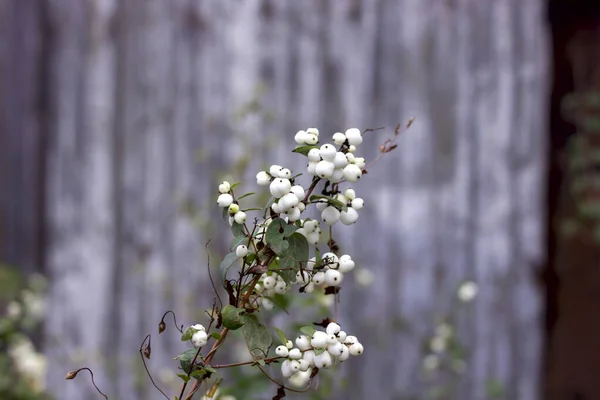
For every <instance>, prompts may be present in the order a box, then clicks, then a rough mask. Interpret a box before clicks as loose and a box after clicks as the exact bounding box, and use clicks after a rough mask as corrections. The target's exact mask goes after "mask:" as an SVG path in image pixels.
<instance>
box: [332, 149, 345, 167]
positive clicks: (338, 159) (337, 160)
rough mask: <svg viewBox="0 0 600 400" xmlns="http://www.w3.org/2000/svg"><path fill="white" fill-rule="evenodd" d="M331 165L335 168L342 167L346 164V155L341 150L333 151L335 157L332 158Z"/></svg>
mask: <svg viewBox="0 0 600 400" xmlns="http://www.w3.org/2000/svg"><path fill="white" fill-rule="evenodd" d="M333 165H334V166H335V168H342V169H343V168H344V167H345V166H346V165H348V159H347V158H346V155H345V154H344V153H342V152H341V151H338V152H337V153H335V157H334V158H333Z"/></svg>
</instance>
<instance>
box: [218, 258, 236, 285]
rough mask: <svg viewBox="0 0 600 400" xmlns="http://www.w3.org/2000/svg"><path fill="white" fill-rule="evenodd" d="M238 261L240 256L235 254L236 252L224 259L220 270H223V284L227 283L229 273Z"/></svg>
mask: <svg viewBox="0 0 600 400" xmlns="http://www.w3.org/2000/svg"><path fill="white" fill-rule="evenodd" d="M237 259H238V256H237V255H236V254H235V252H234V251H232V252H231V253H229V254H227V255H226V256H225V258H223V261H221V265H220V267H219V269H220V270H221V281H222V282H225V279H226V278H227V271H228V270H229V268H230V267H231V266H232V265H233V264H234V263H235V262H236V260H237Z"/></svg>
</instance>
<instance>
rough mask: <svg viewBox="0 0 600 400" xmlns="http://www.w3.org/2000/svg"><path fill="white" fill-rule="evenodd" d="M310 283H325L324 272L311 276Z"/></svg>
mask: <svg viewBox="0 0 600 400" xmlns="http://www.w3.org/2000/svg"><path fill="white" fill-rule="evenodd" d="M312 281H313V282H314V284H315V285H321V284H323V282H325V272H323V271H319V272H316V273H315V274H314V275H313V278H312Z"/></svg>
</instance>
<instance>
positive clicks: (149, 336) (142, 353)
mask: <svg viewBox="0 0 600 400" xmlns="http://www.w3.org/2000/svg"><path fill="white" fill-rule="evenodd" d="M167 312H168V311H167ZM165 315H166V313H165ZM163 318H164V317H163ZM173 318H175V314H173ZM151 336H152V335H150V334H148V335H146V337H145V338H144V340H143V341H142V344H141V345H140V350H139V351H140V358H141V359H142V364H144V369H145V370H146V374H147V375H148V378H150V381H151V382H152V385H154V387H155V388H156V390H158V391H159V392H160V393H161V394H162V395H163V396H164V398H165V399H167V400H170V399H169V396H167V395H166V394H165V392H163V391H162V390H161V389H160V388H159V387H158V385H157V384H156V382H154V378H152V374H151V373H150V370H149V369H148V366H147V365H146V360H145V359H144V343H146V340H148V344H150V338H151Z"/></svg>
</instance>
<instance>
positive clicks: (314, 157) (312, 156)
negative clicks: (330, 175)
mask: <svg viewBox="0 0 600 400" xmlns="http://www.w3.org/2000/svg"><path fill="white" fill-rule="evenodd" d="M306 156H307V157H308V161H310V162H314V163H318V162H319V161H321V151H320V150H319V149H310V150H309V151H308V154H307V155H306Z"/></svg>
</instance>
